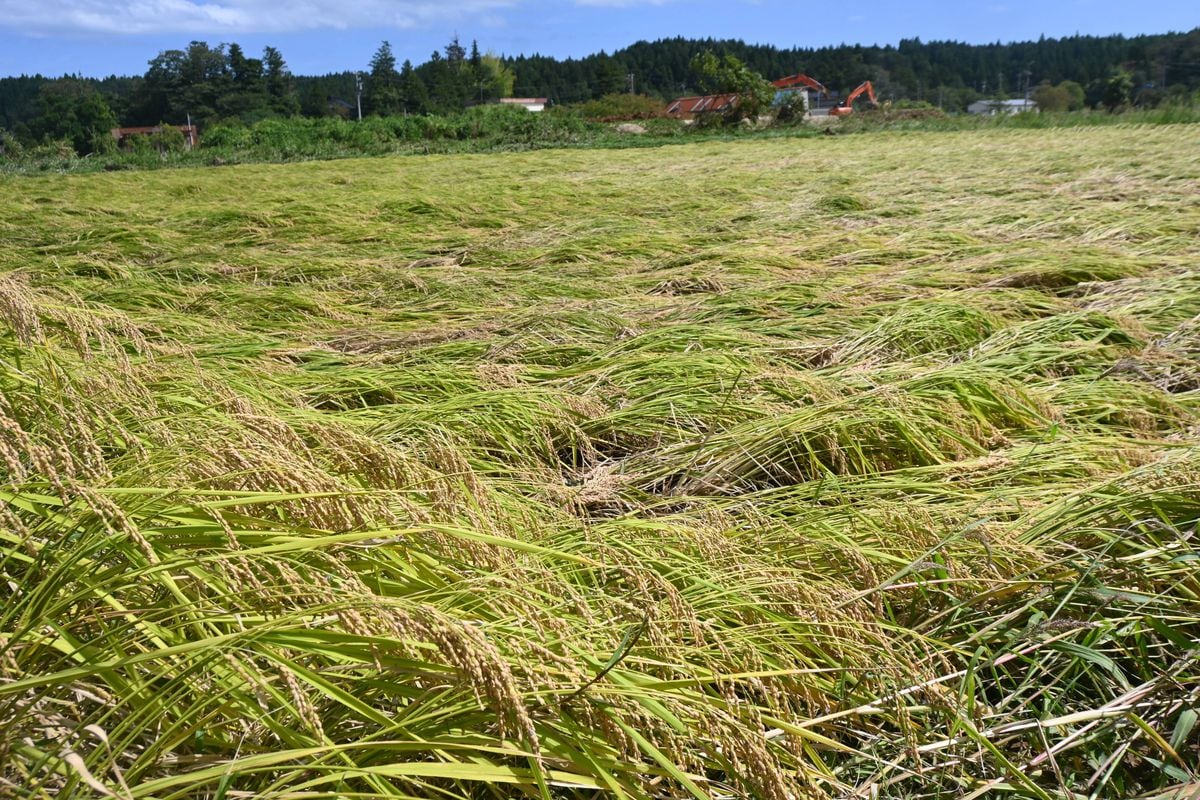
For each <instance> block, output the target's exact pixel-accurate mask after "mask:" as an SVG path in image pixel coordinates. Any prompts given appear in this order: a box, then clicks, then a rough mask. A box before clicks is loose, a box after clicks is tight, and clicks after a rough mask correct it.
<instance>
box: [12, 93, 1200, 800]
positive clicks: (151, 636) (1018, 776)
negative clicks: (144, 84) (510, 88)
mask: <svg viewBox="0 0 1200 800" xmlns="http://www.w3.org/2000/svg"><path fill="white" fill-rule="evenodd" d="M530 119H531V122H530V124H536V125H547V124H558V123H557V122H556V121H557V120H559V119H560V118H559V117H557V116H555V115H547V116H544V117H537V118H530ZM863 119H864V120H865V119H866V115H864V117H863ZM1078 119H1081V120H1082V119H1085V118H1082V117H1080V118H1078ZM1087 119H1089V120H1090V119H1091V118H1087ZM345 124H346V125H347V126H348V127H347V130H349V129H350V127H349V124H348V123H345ZM386 124H389V123H388V122H387V121H385V120H380V121H378V122H372V123H370V125H371V126H377V127H382V126H384V125H386ZM412 124H414V125H419V124H424V123H420V122H413V123H412ZM563 124H568V123H563ZM569 124H571V125H580V124H582V123H578V122H571V123H569ZM863 124H864V125H865V123H863ZM981 124H982V123H981ZM991 124H992V123H989V125H991ZM1022 124H1024V121H1021V120H1013V121H1004V122H996V123H994V126H995V127H997V128H998V129H996V130H988V131H986V132H972V133H959V132H946V133H942V132H937V131H931V132H928V133H924V134H922V135H919V136H909V135H903V134H901V133H896V132H866V133H863V134H862V135H855V136H813V137H809V138H797V137H796V136H794V135H792V134H790V133H788V134H782V135H779V137H778V138H774V139H772V138H761V139H754V140H751V139H747V140H745V141H737V142H728V141H703V140H701V141H693V143H691V144H689V145H688V146H681V147H669V148H658V149H623V150H613V151H603V152H602V151H597V150H582V149H580V150H556V151H553V152H550V151H547V152H533V153H509V154H505V155H502V156H491V157H486V158H485V157H481V156H476V155H451V156H439V155H433V156H430V157H428V158H421V159H382V158H377V159H347V160H341V161H327V162H321V163H304V164H286V165H270V164H263V165H242V166H230V167H228V168H225V169H219V170H218V169H209V170H199V169H197V170H162V171H154V172H151V171H144V172H129V173H125V172H114V173H111V174H103V173H102V174H90V175H3V176H0V189H2V190H3V191H0V239H2V240H3V241H4V243H5V247H4V249H3V250H2V251H0V593H2V595H0V596H2V597H3V602H2V603H0V794H3V795H5V796H13V797H18V798H62V797H105V798H137V799H138V800H142V799H145V800H149V799H150V798H154V799H155V800H182V799H183V798H197V799H199V798H225V799H228V798H246V797H254V798H266V799H270V798H277V799H278V800H283V798H298V797H305V798H351V797H353V798H373V797H445V798H485V797H496V798H501V797H515V796H522V797H537V798H546V799H548V798H589V800H590V799H593V798H598V797H606V798H607V797H611V798H667V797H670V798H684V797H693V798H730V797H745V798H765V799H766V800H784V799H785V798H822V797H839V798H841V797H900V798H904V797H911V798H917V797H920V798H935V797H960V798H961V797H967V798H970V797H980V796H984V795H987V796H1000V797H1021V798H1039V799H1040V800H1048V799H1049V798H1053V799H1054V800H1067V799H1068V798H1070V800H1076V798H1083V797H1088V798H1091V797H1095V798H1145V800H1150V798H1158V799H1161V800H1167V799H1168V798H1180V797H1184V796H1187V795H1186V794H1185V791H1188V790H1186V787H1188V786H1191V787H1193V788H1192V789H1191V790H1190V791H1194V787H1195V785H1196V782H1197V781H1200V774H1198V770H1197V765H1198V764H1200V726H1198V725H1197V713H1196V709H1197V707H1198V706H1200V568H1198V567H1200V540H1198V539H1197V525H1198V522H1200V446H1198V442H1197V431H1198V430H1200V427H1198V426H1200V394H1198V392H1200V273H1197V269H1196V265H1197V258H1198V256H1200V242H1198V240H1197V238H1196V231H1197V230H1198V229H1200V206H1197V203H1196V194H1195V187H1196V185H1197V184H1198V182H1200V127H1197V126H1155V125H1139V126H1130V125H1121V126H1115V127H1103V128H1101V127H1094V128H1080V129H1072V130H1068V129H1065V128H1059V127H1054V128H1048V129H1045V130H1027V129H1020V126H1021V125H1022ZM1039 124H1040V123H1039ZM263 125H267V123H263ZM1010 128H1011V129H1010ZM255 129H258V130H263V131H265V130H269V128H250V129H249V130H255ZM364 129H366V130H373V129H376V128H370V127H367V126H363V127H361V128H354V130H364ZM285 130H286V129H282V130H281V132H280V135H283V132H284V131H285ZM229 135H230V136H233V134H232V133H230V134H229ZM729 135H730V136H736V135H738V134H729ZM769 135H770V134H768V133H763V134H758V136H761V137H766V136H769ZM446 141H450V140H449V139H447V140H446ZM455 141H461V140H455ZM468 141H469V140H468ZM227 146H228V147H229V148H231V149H230V150H229V151H225V152H228V153H229V154H231V155H232V154H234V153H237V152H240V151H239V150H237V148H239V147H246V146H248V145H245V144H237V143H235V142H232V141H231V142H230V143H229V144H228V145H227ZM497 146H498V145H497ZM217 152H222V151H217ZM380 152H384V150H382V149H381V150H380ZM295 157H297V158H299V157H308V155H307V154H304V153H302V152H299V151H298V152H297V153H296V156H295ZM188 158H195V159H198V160H199V159H203V158H205V151H204V150H201V151H198V152H197V153H196V154H193V155H191V156H188ZM180 159H181V160H183V159H184V156H180Z"/></svg>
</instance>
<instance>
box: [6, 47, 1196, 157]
mask: <svg viewBox="0 0 1200 800" xmlns="http://www.w3.org/2000/svg"><path fill="white" fill-rule="evenodd" d="M704 50H711V51H713V52H714V53H717V54H730V55H733V56H736V57H737V58H739V59H741V60H742V61H743V62H745V63H746V64H747V65H748V66H749V67H750V68H751V69H753V70H754V71H756V72H758V73H761V74H762V75H764V76H766V77H768V78H775V77H780V76H783V75H788V74H791V73H794V72H798V71H803V72H806V73H808V74H810V75H812V76H814V77H816V78H817V79H819V80H820V81H822V82H823V83H824V84H825V85H826V86H828V87H829V88H830V89H833V90H835V91H841V92H845V91H846V90H848V89H849V88H851V87H853V86H856V85H857V84H858V83H860V82H862V81H863V80H867V79H870V80H871V81H873V82H874V84H875V87H876V90H877V92H878V93H879V94H880V95H881V96H882V97H883V99H885V100H894V101H912V102H922V101H923V102H926V103H930V104H932V105H936V106H939V107H941V108H943V109H945V110H946V111H950V112H954V111H961V110H963V109H964V108H965V107H966V105H967V104H968V103H970V102H972V101H974V100H976V99H979V98H980V97H1012V96H1023V95H1024V94H1025V93H1027V92H1028V93H1031V94H1033V93H1035V92H1036V91H1037V90H1038V88H1039V87H1042V89H1043V90H1045V88H1046V87H1047V86H1051V85H1053V86H1055V87H1056V88H1059V89H1061V92H1062V97H1063V98H1068V97H1069V98H1071V99H1070V107H1077V106H1079V105H1087V106H1097V107H1105V108H1107V109H1110V110H1113V109H1116V108H1119V107H1121V106H1123V105H1124V106H1136V107H1140V108H1152V107H1156V106H1158V105H1161V104H1164V103H1189V102H1194V99H1195V96H1196V93H1197V91H1200V28H1197V29H1195V30H1192V31H1190V32H1188V33H1168V34H1157V35H1147V36H1135V37H1125V36H1072V37H1067V38H1063V39H1045V38H1043V39H1041V40H1039V41H1036V42H1016V43H1010V44H999V43H997V44H989V45H968V44H960V43H957V42H922V41H920V40H919V39H905V40H902V41H901V42H900V44H899V45H897V46H892V45H888V46H883V47H880V46H869V47H867V46H861V45H840V46H837V47H822V48H816V49H812V48H790V49H780V48H777V47H773V46H769V45H748V44H745V43H744V42H741V41H736V40H714V39H705V40H694V39H683V38H676V39H664V40H660V41H656V42H638V43H636V44H634V45H631V46H630V47H627V48H625V49H622V50H619V51H617V52H614V53H612V54H608V53H604V52H601V53H597V54H594V55H591V56H587V57H586V58H580V59H565V60H559V59H554V58H549V57H545V56H539V55H532V56H519V57H502V56H497V55H495V54H493V53H481V52H480V50H479V47H478V46H477V45H476V44H475V43H472V44H471V46H470V47H469V48H468V47H466V46H464V45H463V44H462V43H460V42H459V40H458V39H457V37H456V38H455V39H454V40H452V41H451V42H450V43H449V44H447V45H446V47H445V48H443V49H442V50H440V51H435V52H434V53H433V54H432V55H431V56H430V57H428V58H427V59H425V60H424V61H423V62H421V63H419V64H416V65H414V64H413V62H412V61H411V60H405V61H403V63H400V64H398V63H397V57H396V55H395V54H394V53H393V50H392V48H391V46H390V45H389V44H388V43H387V42H384V43H383V44H382V45H381V46H380V47H379V49H378V50H377V51H376V52H375V53H374V55H373V56H372V57H371V59H370V61H369V64H368V65H367V66H366V67H365V68H364V69H363V70H362V71H361V72H355V71H347V72H341V73H335V74H330V75H322V76H298V75H292V74H291V72H290V71H289V70H288V68H287V64H286V62H285V60H284V57H283V55H282V54H281V53H280V52H279V51H278V50H277V49H275V48H273V47H267V48H265V49H264V50H263V52H262V54H261V56H258V57H255V56H251V55H249V54H247V53H246V52H244V51H243V50H242V48H241V47H239V46H238V45H237V44H221V45H216V46H214V45H210V44H208V43H205V42H192V43H191V44H189V45H188V46H187V47H186V48H184V49H182V50H167V51H163V52H161V53H159V54H158V55H157V56H155V57H154V58H153V59H152V60H151V61H150V62H149V68H148V69H147V71H146V73H145V74H144V75H141V76H136V77H118V76H112V77H108V78H103V79H93V78H83V77H71V76H67V77H63V78H57V79H52V78H45V77H42V76H36V75H35V76H32V77H19V78H3V79H0V152H2V151H3V149H4V141H5V140H6V138H7V139H8V140H10V141H16V142H21V143H24V144H26V145H29V144H36V143H39V142H46V141H67V142H70V143H71V145H72V146H73V147H74V148H75V149H76V150H77V151H79V152H81V153H82V152H92V151H94V150H97V149H104V148H106V147H110V146H111V142H110V139H109V137H108V136H107V131H108V129H109V128H110V127H113V126H115V125H118V124H124V125H153V124H157V123H159V122H164V121H165V122H169V123H172V124H181V123H183V122H185V121H186V120H187V119H188V118H189V117H190V118H191V120H192V121H193V122H195V123H197V124H199V125H201V126H202V127H203V126H211V125H213V124H215V123H218V122H240V123H244V124H254V123H256V122H260V121H262V120H266V119H272V118H286V117H294V116H304V117H311V118H316V117H343V118H354V117H357V115H358V113H359V106H360V103H359V96H358V95H359V91H358V86H359V84H360V82H361V111H362V113H363V114H364V115H378V116H389V115H397V114H398V115H406V114H414V115H422V114H451V113H454V112H457V111H460V110H462V109H463V108H464V107H467V106H471V105H477V104H484V103H488V102H489V101H494V100H496V99H497V98H499V97H502V96H506V95H517V96H537V97H548V98H549V99H550V101H551V102H552V103H553V104H558V105H565V104H573V103H581V102H585V101H589V100H595V99H597V98H600V97H603V96H605V95H611V94H613V93H617V92H628V91H635V92H638V93H642V94H646V95H649V96H651V97H657V98H671V97H675V96H678V95H681V94H687V93H690V92H695V91H698V86H697V79H696V76H695V75H693V74H692V71H691V66H690V65H691V62H692V58H693V57H694V56H695V55H696V54H697V53H698V52H701V51H704ZM1068 90H1070V91H1069V92H1068ZM1043 96H1044V97H1053V96H1052V95H1050V94H1047V93H1045V92H1044V91H1043ZM1063 102H1067V100H1065V99H1064V100H1063Z"/></svg>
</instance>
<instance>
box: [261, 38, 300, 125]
mask: <svg viewBox="0 0 1200 800" xmlns="http://www.w3.org/2000/svg"><path fill="white" fill-rule="evenodd" d="M262 64H263V77H264V79H265V81H266V89H267V98H268V100H269V103H270V109H271V111H272V112H273V113H275V114H277V115H279V116H281V117H291V116H295V115H296V114H297V113H299V111H300V103H299V101H298V100H297V99H296V91H295V88H294V86H293V83H292V73H291V71H290V70H289V69H288V67H287V62H286V61H284V60H283V54H282V53H280V52H279V51H278V50H276V49H275V48H274V47H264V48H263V57H262Z"/></svg>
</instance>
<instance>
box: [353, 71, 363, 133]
mask: <svg viewBox="0 0 1200 800" xmlns="http://www.w3.org/2000/svg"><path fill="white" fill-rule="evenodd" d="M362 89H363V76H362V73H361V72H356V73H354V102H355V104H356V105H357V106H358V121H359V122H362Z"/></svg>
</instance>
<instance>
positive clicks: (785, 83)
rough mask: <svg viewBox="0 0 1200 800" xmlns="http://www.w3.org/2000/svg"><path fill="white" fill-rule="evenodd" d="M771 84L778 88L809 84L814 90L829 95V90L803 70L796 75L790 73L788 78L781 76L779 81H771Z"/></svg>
mask: <svg viewBox="0 0 1200 800" xmlns="http://www.w3.org/2000/svg"><path fill="white" fill-rule="evenodd" d="M771 85H772V86H774V87H775V88H776V89H790V88H791V87H793V86H807V87H808V88H809V89H812V90H813V91H814V92H819V93H820V94H823V95H825V96H826V97H828V96H829V91H828V90H827V89H826V88H825V87H824V86H823V85H822V84H821V82H820V81H819V80H817V79H816V78H810V77H809V76H807V75H805V74H804V73H802V72H797V73H796V74H795V75H788V76H787V77H786V78H780V79H779V80H777V81H771Z"/></svg>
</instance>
